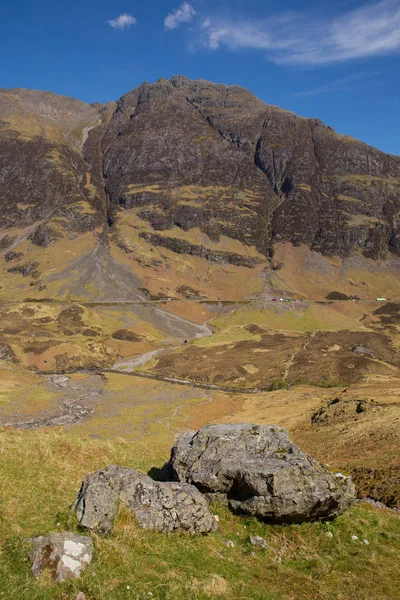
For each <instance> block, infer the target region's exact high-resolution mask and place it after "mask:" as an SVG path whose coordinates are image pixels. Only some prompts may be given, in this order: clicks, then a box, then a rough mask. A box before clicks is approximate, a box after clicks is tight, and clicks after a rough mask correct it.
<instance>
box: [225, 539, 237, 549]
mask: <svg viewBox="0 0 400 600" xmlns="http://www.w3.org/2000/svg"><path fill="white" fill-rule="evenodd" d="M225 546H226V547H227V548H234V547H235V544H234V543H233V542H232V540H228V541H227V542H225Z"/></svg>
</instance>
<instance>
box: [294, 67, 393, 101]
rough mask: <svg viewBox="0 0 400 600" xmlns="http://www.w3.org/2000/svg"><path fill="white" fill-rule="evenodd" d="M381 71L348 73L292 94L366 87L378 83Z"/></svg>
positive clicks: (298, 95)
mask: <svg viewBox="0 0 400 600" xmlns="http://www.w3.org/2000/svg"><path fill="white" fill-rule="evenodd" d="M382 74H383V71H363V72H361V73H355V74H354V75H348V76H347V77H341V78H340V79H335V80H334V81H329V82H328V83H324V84H323V85H320V86H318V87H315V88H311V89H309V90H304V91H302V92H296V93H295V94H293V95H294V96H296V97H297V98H302V97H305V96H317V95H319V94H333V93H335V92H344V91H346V90H355V89H357V90H359V89H360V88H361V89H362V88H368V87H371V86H373V85H378V83H379V79H377V78H378V77H379V75H382Z"/></svg>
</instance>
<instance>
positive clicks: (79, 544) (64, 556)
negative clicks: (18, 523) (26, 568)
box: [28, 531, 93, 583]
mask: <svg viewBox="0 0 400 600" xmlns="http://www.w3.org/2000/svg"><path fill="white" fill-rule="evenodd" d="M30 541H31V542H32V543H33V544H34V545H35V546H34V548H33V550H32V551H31V552H29V554H28V557H29V559H30V561H31V563H32V573H33V575H34V576H35V577H36V578H39V577H40V575H41V574H42V572H43V571H45V570H49V571H50V573H51V575H52V577H53V579H55V580H56V581H58V582H59V583H61V582H63V581H65V580H66V579H76V578H78V577H79V576H80V575H81V573H82V571H84V570H85V569H86V567H87V566H88V565H89V563H90V562H91V560H92V557H93V542H92V540H91V539H90V538H89V537H83V536H81V535H75V534H74V533H71V532H69V531H66V532H63V533H53V534H51V535H48V536H47V537H43V536H40V537H36V538H32V539H31V540H30Z"/></svg>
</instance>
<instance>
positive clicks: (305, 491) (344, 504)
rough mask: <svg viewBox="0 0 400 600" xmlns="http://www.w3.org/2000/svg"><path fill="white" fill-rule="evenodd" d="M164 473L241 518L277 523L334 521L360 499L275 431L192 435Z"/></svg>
mask: <svg viewBox="0 0 400 600" xmlns="http://www.w3.org/2000/svg"><path fill="white" fill-rule="evenodd" d="M164 470H165V472H166V473H167V474H168V475H169V478H171V479H174V480H176V481H180V482H186V483H190V484H192V485H195V486H196V487H197V488H198V489H199V490H200V491H201V492H202V493H204V494H206V495H208V496H210V497H211V498H215V499H217V500H221V501H223V502H225V503H227V504H229V506H230V507H231V508H232V509H233V510H235V511H236V512H241V513H245V514H248V515H252V516H255V517H258V518H259V519H262V520H265V521H268V522H272V523H301V522H304V521H313V520H318V519H328V518H333V517H336V516H337V515H339V514H341V513H342V512H344V511H345V510H346V509H347V508H348V507H349V506H350V505H351V504H352V502H353V501H354V499H355V490H354V486H353V483H352V481H351V479H350V477H346V476H344V475H342V474H335V473H332V472H330V471H328V470H327V469H326V467H324V466H323V465H321V464H320V463H319V462H318V461H316V460H315V459H314V458H312V457H311V456H309V455H308V454H306V453H305V452H303V451H302V450H301V449H300V448H298V447H297V446H296V445H295V444H293V442H292V441H291V440H290V437H289V434H288V432H287V431H286V430H285V429H283V428H282V427H278V426H274V425H262V426H260V425H251V424H248V423H243V424H236V425H209V426H206V427H203V428H202V429H200V430H199V431H198V432H197V433H193V432H192V433H187V434H185V435H183V436H182V437H181V438H179V440H178V441H177V442H176V444H175V446H174V447H173V449H172V452H171V458H170V461H169V463H167V465H166V466H165V468H164Z"/></svg>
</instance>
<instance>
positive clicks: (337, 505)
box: [29, 424, 355, 581]
mask: <svg viewBox="0 0 400 600" xmlns="http://www.w3.org/2000/svg"><path fill="white" fill-rule="evenodd" d="M163 474H164V476H167V477H168V476H170V477H171V478H174V479H176V480H178V481H179V483H178V482H174V481H170V482H168V481H154V480H153V479H151V478H150V477H149V476H147V475H142V474H140V473H138V472H137V471H135V470H134V469H131V468H123V467H119V466H116V465H112V466H110V467H108V468H107V469H104V470H101V471H97V472H96V473H92V474H90V475H88V476H87V477H86V478H85V479H84V481H83V483H82V486H81V489H80V491H79V493H78V496H77V499H76V501H75V503H74V505H73V510H74V512H75V515H76V518H77V520H78V523H79V526H80V527H81V528H83V529H86V530H88V531H93V532H94V533H98V534H103V535H104V534H108V533H110V532H111V530H112V528H113V525H114V521H115V519H116V516H117V512H118V505H119V503H122V504H123V505H125V506H126V507H127V508H128V509H129V510H130V511H132V512H133V513H134V515H135V517H136V521H137V523H138V525H139V526H140V527H142V528H144V529H153V530H158V531H162V532H164V533H169V532H171V531H173V530H180V531H184V532H187V533H189V534H196V533H203V534H204V533H211V532H213V531H215V530H216V529H217V527H218V518H217V517H216V516H214V515H213V514H212V512H211V507H210V504H209V502H210V501H214V502H215V501H221V502H223V503H225V504H227V505H228V506H229V507H230V508H231V509H232V510H234V511H235V512H239V513H244V514H248V515H251V516H255V517H257V518H258V519H261V520H263V521H265V522H270V523H271V522H272V523H303V522H306V521H313V520H322V519H324V520H326V519H328V520H329V519H333V518H335V517H337V516H338V515H340V514H341V513H343V512H344V511H345V510H346V509H348V508H349V507H350V506H351V504H352V503H353V502H354V500H355V490H354V486H353V484H352V482H351V479H350V477H346V476H345V475H343V474H341V473H332V472H330V471H328V470H327V469H326V467H324V466H323V465H321V464H319V463H318V462H317V461H316V460H314V459H313V458H311V457H310V456H308V455H307V454H306V453H305V452H303V451H302V450H300V449H299V448H298V447H297V446H295V445H294V444H293V443H292V442H291V441H290V438H289V434H288V433H287V431H285V430H284V429H282V428H280V427H276V426H272V425H264V426H258V425H250V424H239V425H214V426H207V427H203V428H202V429H201V430H199V431H198V432H197V433H194V434H193V433H187V434H185V435H183V436H182V437H181V438H180V439H179V440H178V441H177V443H176V444H175V446H174V447H173V448H172V452H171V459H170V461H169V463H168V464H167V465H165V467H164V469H163ZM32 542H33V543H34V544H35V549H34V550H33V551H32V552H31V553H30V554H29V557H30V559H31V562H32V572H33V574H34V575H35V576H36V577H39V576H40V575H41V573H42V571H43V570H46V569H48V570H50V571H51V572H52V575H53V577H54V578H55V579H56V580H57V581H63V580H64V579H65V578H66V577H79V576H80V574H81V572H82V570H84V569H85V568H86V566H87V565H88V564H89V563H90V561H91V558H92V545H91V541H90V538H84V537H81V536H78V537H77V536H76V535H74V534H69V533H59V534H53V535H50V536H48V537H46V538H43V537H39V538H35V539H33V540H32ZM252 543H253V544H254V545H256V546H257V545H258V546H260V547H263V540H262V539H261V541H260V539H258V540H257V539H254V540H253V542H252ZM264 543H266V542H264Z"/></svg>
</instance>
